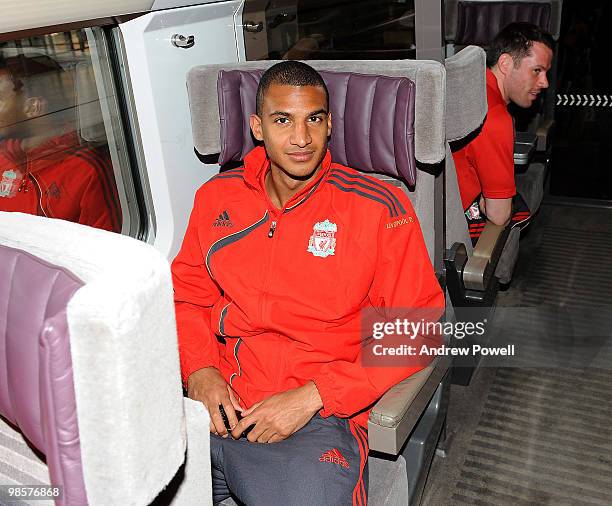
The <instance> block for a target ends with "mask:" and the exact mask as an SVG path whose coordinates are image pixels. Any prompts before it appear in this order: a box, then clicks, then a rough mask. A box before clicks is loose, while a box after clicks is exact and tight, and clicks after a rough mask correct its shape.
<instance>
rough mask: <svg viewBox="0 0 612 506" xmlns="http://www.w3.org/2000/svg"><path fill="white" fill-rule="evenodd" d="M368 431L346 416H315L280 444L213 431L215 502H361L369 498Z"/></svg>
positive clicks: (269, 505) (289, 504)
mask: <svg viewBox="0 0 612 506" xmlns="http://www.w3.org/2000/svg"><path fill="white" fill-rule="evenodd" d="M367 452H368V442H367V435H366V432H365V431H364V430H363V429H362V428H361V427H359V426H358V425H356V424H354V423H352V422H349V421H348V420H346V419H343V418H335V417H333V416H332V417H329V418H322V417H320V416H319V415H315V416H314V417H313V419H312V420H310V422H308V424H306V425H305V426H304V427H303V428H302V429H300V430H299V431H298V432H296V433H295V434H293V435H292V436H290V437H289V438H287V439H285V440H284V441H280V442H278V443H270V444H265V443H251V442H249V441H248V440H247V439H246V438H241V439H239V440H237V441H236V440H234V439H233V438H232V437H231V436H230V437H227V438H226V439H224V438H222V437H219V436H217V435H215V434H211V438H210V453H211V464H212V481H213V501H214V503H215V504H217V503H219V502H221V501H223V500H224V499H227V498H228V497H229V496H230V495H233V496H234V498H235V499H237V500H238V501H240V502H242V503H244V504H246V505H247V506H257V505H264V506H274V505H282V506H294V505H295V506H299V505H304V506H306V505H308V506H311V505H326V504H330V505H331V504H333V505H341V504H347V505H348V504H350V505H359V506H365V504H366V500H367V483H368V470H367V454H368V453H367Z"/></svg>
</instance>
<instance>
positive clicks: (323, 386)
mask: <svg viewBox="0 0 612 506" xmlns="http://www.w3.org/2000/svg"><path fill="white" fill-rule="evenodd" d="M311 380H312V381H313V383H314V384H315V386H316V387H317V390H318V391H319V396H320V397H321V402H322V403H323V408H321V410H320V411H319V414H320V415H321V416H322V417H323V418H327V417H328V416H332V415H334V414H335V413H337V412H338V399H337V396H336V394H337V391H336V390H337V388H335V387H334V378H333V377H332V376H331V375H330V374H329V373H327V372H326V371H321V372H320V373H319V375H318V376H317V377H315V378H311Z"/></svg>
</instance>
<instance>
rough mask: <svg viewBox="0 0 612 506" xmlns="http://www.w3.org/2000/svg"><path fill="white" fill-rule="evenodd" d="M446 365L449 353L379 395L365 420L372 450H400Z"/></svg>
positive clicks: (440, 378)
mask: <svg viewBox="0 0 612 506" xmlns="http://www.w3.org/2000/svg"><path fill="white" fill-rule="evenodd" d="M449 366H450V358H449V357H437V358H436V359H435V360H434V361H433V362H432V363H431V364H429V366H427V367H426V368H425V369H423V370H422V371H419V372H418V373H416V374H413V375H412V376H410V377H409V378H406V379H405V380H404V381H402V382H401V383H398V384H397V385H395V386H394V387H392V388H391V389H389V391H388V392H387V393H386V394H385V395H383V396H382V397H381V398H380V400H379V401H378V402H377V403H376V404H375V405H374V407H373V408H372V411H371V412H370V419H369V420H368V440H369V446H370V449H371V450H375V451H379V452H383V453H389V454H392V455H397V454H398V453H399V452H400V450H401V449H402V447H403V446H404V443H405V442H406V439H407V438H408V436H410V433H411V432H412V430H413V429H414V427H415V425H416V424H417V422H418V421H419V418H420V417H421V415H422V414H423V411H425V409H426V408H427V405H428V404H429V401H430V400H431V398H432V396H433V395H434V393H435V392H436V389H437V388H438V385H439V384H440V381H442V379H443V378H444V376H445V375H446V373H447V371H448V368H449Z"/></svg>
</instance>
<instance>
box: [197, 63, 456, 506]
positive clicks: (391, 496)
mask: <svg viewBox="0 0 612 506" xmlns="http://www.w3.org/2000/svg"><path fill="white" fill-rule="evenodd" d="M274 63H275V62H274V61H254V62H245V63H239V64H227V65H202V66H197V67H194V68H192V69H191V70H190V71H189V73H188V75H187V88H188V96H189V103H190V110H191V118H192V131H193V136H194V146H195V149H196V151H197V152H198V153H199V154H200V155H202V156H206V157H213V158H214V157H216V156H217V155H218V163H219V164H220V165H223V164H224V163H227V162H228V161H230V160H234V161H237V160H240V159H241V157H242V156H244V154H246V153H247V152H248V151H249V150H250V149H251V147H252V146H253V140H252V137H251V134H250V131H249V127H248V119H249V115H250V113H252V112H254V109H255V92H256V88H257V83H258V81H259V77H260V76H261V74H262V72H263V70H264V69H266V68H267V67H269V66H271V65H272V64H274ZM307 63H308V64H309V65H312V66H313V67H314V68H316V69H317V70H318V71H320V72H321V73H322V75H323V78H324V79H325V80H326V82H327V85H328V87H329V91H330V107H331V111H332V117H333V121H334V128H333V130H332V138H331V141H330V150H331V151H332V156H333V158H334V159H335V160H336V161H338V162H339V163H345V164H346V165H349V166H352V167H354V168H356V169H358V170H362V171H368V172H372V173H379V174H380V175H381V176H380V177H383V178H385V179H390V180H392V181H394V184H397V185H398V186H401V187H402V188H403V189H404V190H405V191H407V193H408V196H409V198H410V200H411V202H412V203H413V206H414V208H415V210H416V213H417V215H418V218H419V220H420V223H421V228H422V231H423V235H424V237H425V242H426V245H427V248H428V251H429V254H430V257H431V259H432V262H433V261H434V260H435V258H434V255H435V243H436V236H435V234H436V230H435V226H434V212H435V207H436V203H435V197H434V195H435V192H434V176H433V175H431V174H429V173H427V172H423V171H421V170H419V167H421V166H422V165H421V164H427V165H428V166H429V165H434V164H440V163H441V162H442V161H443V160H444V157H445V136H444V101H445V91H446V90H445V86H444V78H445V71H444V67H443V66H442V65H441V64H440V63H437V62H432V61H415V60H397V61H327V60H326V61H308V62H307ZM220 71H223V72H222V73H221V72H220ZM235 71H239V72H235ZM381 76H388V77H392V78H406V81H407V82H406V83H405V84H408V86H407V87H405V88H402V89H403V90H405V91H408V92H409V93H408V94H407V95H406V94H405V95H404V96H403V97H400V96H399V95H398V94H397V93H396V92H394V91H392V89H393V86H391V87H389V88H385V86H384V85H385V83H384V82H383V81H384V79H381ZM377 80H379V81H380V82H379V83H378V84H376V81H377ZM377 85H378V89H379V90H380V92H379V93H375V92H374V90H375V89H376V87H377ZM218 93H219V95H218ZM390 99H391V100H390ZM220 109H221V113H220ZM372 109H374V111H375V114H369V113H370V112H371V111H372ZM334 111H338V114H336V113H335V112H334ZM364 112H365V113H367V114H364ZM220 118H222V121H221V119H220ZM375 121H376V122H377V123H375ZM364 122H365V124H364ZM369 122H370V123H369ZM216 125H219V127H217V126H216ZM355 126H358V128H355ZM374 128H376V130H374ZM394 128H395V129H396V134H395V135H394V134H393V133H392V132H393V130H390V129H394ZM374 131H376V132H377V133H378V134H377V135H369V134H370V132H374ZM411 131H412V132H413V133H414V137H413V138H411V136H410V135H408V139H407V140H408V144H407V145H406V144H405V142H404V141H405V140H406V139H403V140H402V142H400V141H399V137H404V136H405V135H406V134H409V133H410V132H411ZM385 139H387V140H388V139H396V142H395V144H396V147H397V146H400V145H402V146H403V149H396V150H394V143H393V142H385ZM363 146H366V147H368V149H366V150H364V149H361V150H360V148H363ZM364 151H365V156H364ZM381 160H387V161H386V162H384V163H381V162H380V161H381ZM396 167H398V168H399V170H398V169H397V168H396ZM440 256H441V253H440ZM448 373H449V362H448V360H446V359H444V360H439V361H436V362H434V363H432V364H431V365H430V366H429V367H428V368H426V369H424V370H423V371H420V372H419V373H417V374H415V375H413V376H411V377H410V378H407V379H406V380H404V381H403V382H401V383H400V384H398V385H396V386H394V387H393V388H391V389H390V390H389V392H387V394H385V395H384V396H383V397H382V398H381V399H380V400H379V402H378V403H377V404H376V405H375V406H374V408H373V409H372V411H371V414H370V419H369V424H368V425H369V427H368V428H369V445H370V452H371V456H370V461H369V462H370V474H369V480H370V481H369V497H370V503H371V504H409V503H410V504H416V503H418V501H419V498H420V494H421V493H422V490H423V486H424V482H425V479H426V476H427V473H428V470H429V465H430V462H431V459H432V457H433V452H434V449H435V446H436V442H437V440H438V437H439V434H440V433H441V430H442V426H443V424H444V420H445V413H446V409H447V405H448V393H449V386H450V383H449V374H448ZM397 477H401V479H397ZM225 504H233V502H232V501H231V500H227V501H226V502H225Z"/></svg>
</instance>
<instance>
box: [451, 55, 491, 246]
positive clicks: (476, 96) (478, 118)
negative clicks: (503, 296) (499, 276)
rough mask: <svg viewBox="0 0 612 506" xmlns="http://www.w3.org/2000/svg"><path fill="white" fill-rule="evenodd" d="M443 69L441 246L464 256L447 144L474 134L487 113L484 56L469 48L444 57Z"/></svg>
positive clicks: (464, 235) (465, 237) (464, 233)
mask: <svg viewBox="0 0 612 506" xmlns="http://www.w3.org/2000/svg"><path fill="white" fill-rule="evenodd" d="M444 66H445V68H446V97H447V98H446V140H447V144H446V149H447V153H446V161H445V190H446V199H445V203H446V236H445V247H446V248H447V249H449V248H450V247H451V246H452V245H453V244H454V243H460V244H464V245H465V247H466V250H467V253H468V255H471V253H472V242H471V239H470V236H469V232H468V226H467V222H466V220H465V216H464V213H463V206H462V204H461V196H460V194H459V184H458V182H457V169H456V167H455V162H454V160H453V156H452V153H451V149H450V144H449V143H451V142H460V141H462V140H465V139H466V138H468V137H469V136H470V135H472V134H474V133H475V132H476V131H477V130H478V129H479V128H480V126H481V125H482V123H483V122H484V119H485V116H486V114H487V89H486V88H487V86H486V55H485V52H484V51H483V50H482V49H481V48H479V47H476V46H470V47H467V48H465V49H463V50H462V51H460V52H459V53H457V54H456V55H454V56H452V57H450V58H447V59H446V60H445V62H444Z"/></svg>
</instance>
